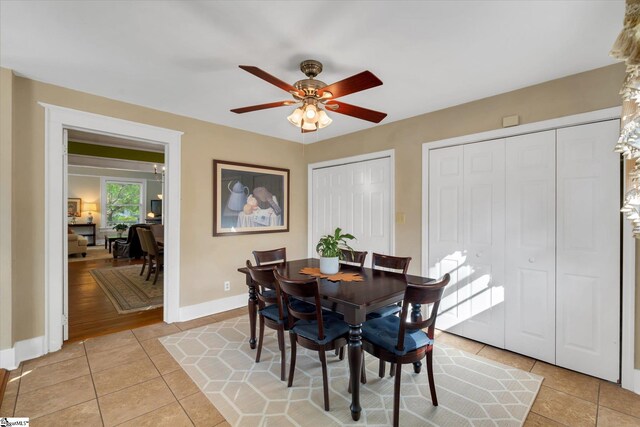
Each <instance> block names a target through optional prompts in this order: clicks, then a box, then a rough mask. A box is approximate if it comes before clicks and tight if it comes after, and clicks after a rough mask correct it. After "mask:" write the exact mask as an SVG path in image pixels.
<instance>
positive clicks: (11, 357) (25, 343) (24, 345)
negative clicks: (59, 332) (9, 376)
mask: <svg viewBox="0 0 640 427" xmlns="http://www.w3.org/2000/svg"><path fill="white" fill-rule="evenodd" d="M43 354H44V336H39V337H35V338H30V339H28V340H22V341H18V342H17V343H15V345H14V346H13V348H8V349H6V350H0V368H4V369H9V370H12V369H16V368H17V367H18V365H20V363H22V362H24V361H25V360H30V359H35V358H36V357H40V356H42V355H43Z"/></svg>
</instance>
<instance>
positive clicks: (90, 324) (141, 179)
mask: <svg viewBox="0 0 640 427" xmlns="http://www.w3.org/2000/svg"><path fill="white" fill-rule="evenodd" d="M67 134H68V138H67V140H68V144H67V153H68V155H67V160H68V162H67V163H68V165H67V179H66V188H67V197H68V199H67V200H68V201H70V202H69V204H70V209H68V211H67V217H68V220H69V225H68V227H69V233H68V234H67V235H66V237H67V240H68V248H67V249H68V252H67V260H68V264H67V270H66V274H65V277H66V287H65V295H66V298H65V309H64V312H65V313H67V314H68V316H67V322H66V325H65V330H64V340H65V341H66V340H71V341H75V340H82V339H86V338H90V337H93V336H99V335H104V334H107V333H112V332H119V331H122V330H127V329H134V328H138V327H142V326H146V325H149V324H153V323H158V322H162V320H163V310H162V302H163V301H162V300H163V294H164V279H163V274H164V273H163V269H161V268H160V269H157V271H158V276H159V278H158V280H157V282H156V280H154V277H155V275H151V269H150V268H148V267H147V266H146V264H147V263H146V260H145V256H146V255H145V254H144V253H143V252H142V247H141V244H140V239H139V236H138V233H137V232H135V228H136V227H139V226H136V227H133V225H135V224H145V225H144V226H145V227H147V226H149V227H150V226H151V224H153V227H154V229H155V231H156V233H157V234H159V235H163V232H162V228H163V225H162V215H161V214H162V197H163V194H162V193H163V192H164V190H163V185H164V173H163V170H164V169H163V168H164V151H165V146H164V145H161V144H151V143H146V142H141V141H131V140H126V139H122V138H115V137H112V136H109V135H99V134H92V133H88V132H80V131H77V130H69V131H68V132H67ZM158 202H160V203H158ZM76 207H78V208H79V209H76ZM71 211H73V212H71ZM156 224H160V225H156ZM116 226H126V227H127V228H131V227H133V229H132V230H131V231H132V233H129V232H128V231H129V230H128V229H125V230H124V232H121V235H120V236H119V235H118V233H117V231H116V230H115V227H116ZM161 237H163V236H161ZM160 242H162V240H160Z"/></svg>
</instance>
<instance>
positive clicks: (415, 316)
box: [411, 304, 422, 374]
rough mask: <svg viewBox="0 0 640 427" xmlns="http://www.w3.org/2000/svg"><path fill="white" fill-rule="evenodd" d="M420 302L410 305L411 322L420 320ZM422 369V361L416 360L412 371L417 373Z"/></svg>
mask: <svg viewBox="0 0 640 427" xmlns="http://www.w3.org/2000/svg"><path fill="white" fill-rule="evenodd" d="M421 306H422V304H412V307H411V321H412V322H420V321H421V320H422V310H421V309H420V307H421ZM421 370H422V362H421V361H417V362H414V363H413V372H415V373H416V374H419V373H420V371H421Z"/></svg>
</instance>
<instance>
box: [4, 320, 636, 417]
mask: <svg viewBox="0 0 640 427" xmlns="http://www.w3.org/2000/svg"><path fill="white" fill-rule="evenodd" d="M245 313H246V309H239V310H232V311H229V312H226V313H222V314H218V315H212V316H207V317H204V318H200V319H196V320H192V321H189V322H183V323H177V324H173V325H168V324H165V323H158V324H155V325H151V326H145V327H143V328H138V329H134V330H129V331H123V332H118V333H115V334H111V335H105V336H102V337H98V338H90V339H88V340H85V341H84V342H75V343H69V344H66V345H65V346H64V347H63V349H62V350H60V351H58V352H56V353H52V354H49V355H46V356H43V357H40V358H38V359H34V360H30V361H27V362H24V363H23V364H22V365H21V366H20V367H19V368H18V369H16V370H14V371H12V372H11V377H10V380H9V385H8V386H7V391H6V394H5V400H4V402H3V403H2V407H1V408H0V416H21V417H29V418H30V419H31V425H32V426H36V427H37V426H69V425H82V426H115V425H122V426H154V427H155V426H172V427H179V426H194V425H195V426H205V427H209V426H211V427H213V426H227V425H229V424H228V423H227V422H226V421H225V420H224V418H223V417H222V415H221V414H220V413H219V412H218V411H217V410H216V408H215V407H214V406H213V405H212V404H211V403H210V402H209V400H208V399H207V398H206V397H205V395H204V394H202V392H200V391H199V390H198V388H197V387H196V385H195V384H194V383H193V382H192V381H191V379H190V378H189V377H188V376H187V374H186V373H185V372H184V371H183V370H182V369H181V368H180V366H179V365H178V364H177V363H176V362H175V361H174V360H173V358H172V357H171V356H170V355H169V353H168V352H167V351H166V350H165V349H164V347H163V346H162V344H160V342H159V341H158V337H161V336H164V335H169V334H172V333H175V332H178V331H181V330H186V329H191V328H195V327H198V326H202V325H205V324H208V323H214V322H219V321H222V320H225V319H228V318H232V317H236V316H238V315H243V314H245ZM438 341H440V342H445V343H447V344H450V345H453V346H455V347H457V348H460V349H462V350H465V351H467V352H470V353H474V354H478V355H481V356H483V357H486V358H488V359H492V360H495V361H497V362H500V363H504V364H507V365H511V366H515V367H517V368H520V369H523V370H525V371H531V372H534V373H536V374H539V375H541V376H543V377H544V382H543V384H542V388H541V390H540V393H539V394H538V397H537V398H536V400H535V402H534V404H533V408H532V410H531V413H530V414H529V417H528V418H527V421H526V423H525V426H530V427H533V426H560V425H569V426H596V425H597V426H616V427H623V426H639V427H640V396H639V395H636V394H634V393H631V392H628V391H626V390H622V389H621V388H620V387H618V386H617V385H615V384H612V383H609V382H605V381H601V380H598V379H596V378H593V377H589V376H586V375H582V374H579V373H576V372H573V371H569V370H566V369H562V368H558V367H555V366H552V365H548V364H546V363H543V362H539V361H536V360H534V359H530V358H528V357H525V356H521V355H518V354H514V353H511V352H508V351H504V350H499V349H496V348H494V347H490V346H486V345H484V344H481V343H478V342H475V341H471V340H467V339H464V338H460V337H457V336H455V335H450V334H446V333H439V336H438V339H437V342H438Z"/></svg>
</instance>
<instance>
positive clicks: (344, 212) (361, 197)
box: [312, 157, 391, 264]
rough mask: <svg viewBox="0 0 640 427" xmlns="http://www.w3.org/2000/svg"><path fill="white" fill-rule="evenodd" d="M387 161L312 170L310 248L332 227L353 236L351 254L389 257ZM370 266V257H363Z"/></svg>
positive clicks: (389, 220) (389, 164)
mask: <svg viewBox="0 0 640 427" xmlns="http://www.w3.org/2000/svg"><path fill="white" fill-rule="evenodd" d="M390 170H391V159H390V158H389V157H384V158H380V159H374V160H368V161H364V162H357V163H349V164H344V165H339V166H331V167H327V168H321V169H315V170H314V171H313V215H312V222H313V224H312V230H313V231H312V244H313V249H314V253H315V245H316V243H317V242H318V240H319V239H320V236H322V235H325V234H329V233H333V231H334V230H335V229H336V227H340V228H342V229H343V231H344V232H348V233H351V234H353V235H354V236H355V237H356V238H357V240H354V241H353V242H352V243H350V245H351V246H352V247H353V248H354V249H355V250H364V251H368V252H369V254H371V252H379V253H383V254H388V253H390V250H391V211H390V207H389V205H390V197H391V178H390ZM367 263H368V264H370V263H371V255H368V256H367Z"/></svg>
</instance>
